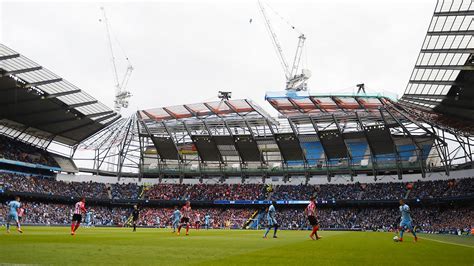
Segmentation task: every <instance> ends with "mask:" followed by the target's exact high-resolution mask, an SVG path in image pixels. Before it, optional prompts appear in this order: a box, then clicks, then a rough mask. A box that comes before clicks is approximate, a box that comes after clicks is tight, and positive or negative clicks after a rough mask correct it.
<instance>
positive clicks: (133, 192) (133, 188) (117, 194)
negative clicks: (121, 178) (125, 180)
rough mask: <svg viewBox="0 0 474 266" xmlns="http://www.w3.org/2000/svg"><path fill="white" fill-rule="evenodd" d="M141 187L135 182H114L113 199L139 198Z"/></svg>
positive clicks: (112, 188)
mask: <svg viewBox="0 0 474 266" xmlns="http://www.w3.org/2000/svg"><path fill="white" fill-rule="evenodd" d="M140 191H141V187H140V186H139V185H137V184H135V183H129V184H112V185H111V191H110V192H111V196H112V199H138V197H139V193H140Z"/></svg>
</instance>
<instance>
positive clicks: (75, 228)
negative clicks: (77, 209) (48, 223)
mask: <svg viewBox="0 0 474 266" xmlns="http://www.w3.org/2000/svg"><path fill="white" fill-rule="evenodd" d="M79 225H81V223H79V222H78V223H76V226H75V227H74V232H76V230H77V228H79Z"/></svg>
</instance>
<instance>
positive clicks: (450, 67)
mask: <svg viewBox="0 0 474 266" xmlns="http://www.w3.org/2000/svg"><path fill="white" fill-rule="evenodd" d="M415 69H447V70H468V71H472V70H474V66H467V65H436V66H432V65H431V66H430V65H416V66H415Z"/></svg>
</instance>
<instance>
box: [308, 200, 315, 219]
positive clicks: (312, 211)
mask: <svg viewBox="0 0 474 266" xmlns="http://www.w3.org/2000/svg"><path fill="white" fill-rule="evenodd" d="M306 214H307V215H308V216H316V203H315V202H314V201H311V202H310V203H309V204H308V206H307V207H306Z"/></svg>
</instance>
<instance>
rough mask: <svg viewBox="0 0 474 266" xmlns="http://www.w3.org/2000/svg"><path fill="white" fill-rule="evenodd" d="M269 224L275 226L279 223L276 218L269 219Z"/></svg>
mask: <svg viewBox="0 0 474 266" xmlns="http://www.w3.org/2000/svg"><path fill="white" fill-rule="evenodd" d="M267 222H268V226H274V225H276V224H277V222H276V220H275V219H267Z"/></svg>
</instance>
